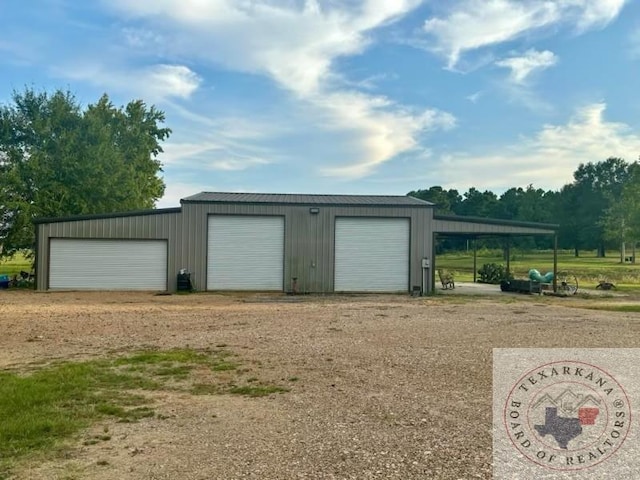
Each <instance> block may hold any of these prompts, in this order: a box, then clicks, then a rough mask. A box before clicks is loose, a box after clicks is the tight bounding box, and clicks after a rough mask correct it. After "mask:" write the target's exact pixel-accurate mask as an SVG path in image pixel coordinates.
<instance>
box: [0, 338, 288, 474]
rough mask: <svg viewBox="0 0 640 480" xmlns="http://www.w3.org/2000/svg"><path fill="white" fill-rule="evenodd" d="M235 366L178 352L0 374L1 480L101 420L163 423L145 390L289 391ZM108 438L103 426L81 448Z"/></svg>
mask: <svg viewBox="0 0 640 480" xmlns="http://www.w3.org/2000/svg"><path fill="white" fill-rule="evenodd" d="M240 366H241V362H240V359H239V358H238V357H237V356H236V355H235V354H233V353H231V352H228V351H226V350H221V349H216V350H210V351H196V350H192V349H178V350H168V351H143V352H136V353H134V354H132V355H129V356H125V357H119V358H111V359H108V358H107V359H102V360H92V361H84V362H61V363H55V364H53V365H49V366H45V367H43V368H40V369H37V370H35V371H28V372H24V373H19V372H12V371H6V370H5V371H0V480H4V479H5V478H10V477H11V475H12V471H13V470H14V468H15V467H16V466H17V464H18V462H20V461H24V460H26V459H28V458H30V457H33V456H34V455H46V454H47V453H49V454H55V453H56V451H57V450H59V448H60V447H61V446H62V445H63V441H64V440H65V439H68V438H71V437H73V436H74V435H76V434H77V433H78V432H79V431H81V430H83V429H86V428H87V427H89V426H90V425H91V424H93V423H95V422H97V421H99V420H101V419H105V418H112V419H116V420H117V421H120V422H135V421H139V420H141V419H143V418H147V417H155V416H158V418H161V417H160V416H159V415H157V414H156V412H155V410H154V408H153V402H152V400H151V399H150V398H148V397H146V396H145V395H144V392H145V391H152V390H167V391H179V392H184V393H191V394H193V395H202V394H208V395H210V394H231V395H246V396H250V397H261V396H266V395H270V394H273V393H283V392H287V391H288V390H289V389H288V388H287V387H286V386H280V385H272V384H269V383H263V382H261V381H260V380H259V379H258V378H257V377H255V376H251V377H247V374H248V372H249V371H250V369H248V368H239V367H240ZM196 368H199V369H200V375H199V377H198V378H202V369H203V368H204V369H207V370H209V371H210V372H211V375H210V378H209V379H208V383H194V379H193V378H191V377H190V376H191V374H192V372H193V371H194V369H196ZM223 375H224V376H223ZM201 381H202V380H201ZM110 439H111V437H110V435H108V430H107V429H106V427H105V430H104V435H99V436H97V437H91V438H87V439H86V440H85V441H84V443H85V445H88V444H94V443H98V442H106V441H109V440H110Z"/></svg>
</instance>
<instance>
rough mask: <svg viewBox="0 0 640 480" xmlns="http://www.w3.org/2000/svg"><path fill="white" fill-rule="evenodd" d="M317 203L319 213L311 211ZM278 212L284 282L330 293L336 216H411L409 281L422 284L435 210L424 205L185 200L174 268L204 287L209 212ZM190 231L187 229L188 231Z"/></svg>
mask: <svg viewBox="0 0 640 480" xmlns="http://www.w3.org/2000/svg"><path fill="white" fill-rule="evenodd" d="M312 207H313V208H318V209H319V212H318V213H317V214H312V213H310V212H309V209H310V208H312ZM212 214H216V215H279V216H280V215H281V216H284V217H285V247H284V249H285V255H284V259H285V260H284V262H285V265H284V286H285V290H286V291H290V290H291V288H292V286H291V284H292V279H293V277H296V278H297V283H298V289H299V291H300V292H333V289H334V236H335V232H334V228H335V217H336V216H356V217H357V216H371V217H409V218H410V219H411V244H410V256H411V259H410V268H409V285H410V286H413V285H421V284H422V268H421V260H422V258H423V257H430V255H431V247H432V241H431V230H430V229H429V226H430V223H431V219H432V217H433V210H432V209H431V208H424V207H417V208H412V207H361V206H352V207H334V206H327V205H320V206H317V205H254V204H251V205H243V204H207V203H185V204H183V206H182V222H183V228H184V232H185V237H184V238H183V239H182V245H181V246H180V247H178V248H177V249H176V251H177V252H178V258H177V260H176V264H177V266H178V268H186V269H187V270H189V271H190V272H191V273H192V279H193V281H194V285H195V288H197V289H198V290H205V289H206V265H207V260H206V259H207V257H206V255H207V231H206V225H207V217H208V216H209V215H212ZM187 232H189V233H187Z"/></svg>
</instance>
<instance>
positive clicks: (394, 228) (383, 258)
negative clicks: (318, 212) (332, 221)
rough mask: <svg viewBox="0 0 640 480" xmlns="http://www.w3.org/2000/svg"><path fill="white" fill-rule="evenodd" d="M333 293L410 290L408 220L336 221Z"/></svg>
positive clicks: (362, 219)
mask: <svg viewBox="0 0 640 480" xmlns="http://www.w3.org/2000/svg"><path fill="white" fill-rule="evenodd" d="M334 289H335V291H336V292H396V291H407V290H408V289H409V219H408V218H336V253H335V287H334Z"/></svg>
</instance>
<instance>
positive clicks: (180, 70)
mask: <svg viewBox="0 0 640 480" xmlns="http://www.w3.org/2000/svg"><path fill="white" fill-rule="evenodd" d="M141 74H142V78H140V81H141V82H144V83H145V84H146V85H147V89H149V90H151V92H153V93H152V95H154V96H157V97H161V98H167V97H178V98H189V97H190V96H191V94H192V93H193V92H195V91H196V90H197V88H198V86H199V85H200V82H201V78H200V77H199V76H198V75H197V74H196V73H194V72H192V71H191V70H190V69H189V68H188V67H185V66H184V65H154V66H153V67H150V68H148V69H145V70H143V71H142V72H141Z"/></svg>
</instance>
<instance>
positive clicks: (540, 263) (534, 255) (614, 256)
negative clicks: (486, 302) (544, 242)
mask: <svg viewBox="0 0 640 480" xmlns="http://www.w3.org/2000/svg"><path fill="white" fill-rule="evenodd" d="M485 263H497V264H502V265H505V266H506V260H504V258H503V257H502V252H501V251H500V250H478V258H477V268H478V269H479V268H481V267H482V265H483V264H485ZM436 268H444V269H447V270H449V271H451V272H454V274H455V278H456V280H457V281H463V282H464V281H468V282H470V281H473V251H472V250H470V251H469V252H456V253H446V254H441V255H437V256H436ZM510 268H511V273H512V274H513V276H514V277H515V278H528V272H529V270H530V269H532V268H535V269H536V270H538V271H539V272H540V273H541V274H543V275H544V274H545V273H547V272H552V271H553V251H551V250H547V251H517V250H512V251H511V261H510ZM563 271H565V272H568V273H570V274H573V275H575V276H576V277H577V279H578V283H579V284H580V285H581V286H584V287H591V288H593V287H595V286H596V285H597V284H598V281H600V280H606V281H609V282H612V283H614V284H615V285H616V287H619V288H620V289H622V290H625V289H626V290H629V289H631V290H636V289H640V262H639V263H638V264H635V265H634V264H630V263H624V264H621V263H620V255H619V253H618V252H607V256H606V257H605V258H598V257H596V252H595V251H584V252H580V256H579V257H577V258H576V257H575V256H574V254H573V251H572V250H571V251H558V272H563ZM478 278H479V276H478Z"/></svg>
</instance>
